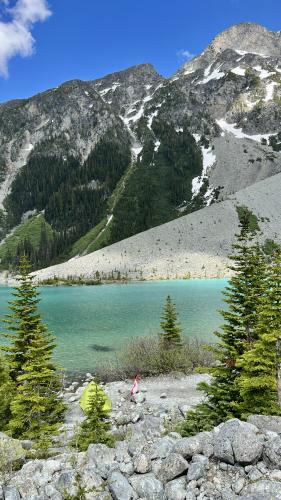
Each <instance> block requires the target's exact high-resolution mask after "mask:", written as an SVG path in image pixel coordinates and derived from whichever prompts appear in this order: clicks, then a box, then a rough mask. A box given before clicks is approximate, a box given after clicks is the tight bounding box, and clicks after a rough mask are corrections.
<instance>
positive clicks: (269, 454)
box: [264, 436, 281, 469]
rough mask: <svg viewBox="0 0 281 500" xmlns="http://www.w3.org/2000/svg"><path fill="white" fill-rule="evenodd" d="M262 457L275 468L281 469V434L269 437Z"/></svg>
mask: <svg viewBox="0 0 281 500" xmlns="http://www.w3.org/2000/svg"><path fill="white" fill-rule="evenodd" d="M264 459H265V461H266V462H267V463H268V464H269V465H270V466H272V467H274V468H275V469H281V436H277V437H276V438H273V439H270V440H269V441H267V442H266V443H265V447H264Z"/></svg>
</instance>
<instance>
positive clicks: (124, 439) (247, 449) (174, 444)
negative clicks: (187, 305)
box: [0, 374, 281, 500]
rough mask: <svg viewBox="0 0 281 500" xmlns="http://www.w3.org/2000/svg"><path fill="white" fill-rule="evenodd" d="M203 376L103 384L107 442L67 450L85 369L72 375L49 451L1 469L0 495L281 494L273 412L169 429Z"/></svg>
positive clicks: (191, 497)
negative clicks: (200, 428) (190, 430)
mask: <svg viewBox="0 0 281 500" xmlns="http://www.w3.org/2000/svg"><path fill="white" fill-rule="evenodd" d="M206 377H207V376H206V375H191V376H189V377H187V376H183V375H181V374H178V375H173V376H169V377H157V378H155V379H146V380H144V381H142V383H141V391H140V392H139V393H138V394H137V395H136V396H135V398H133V400H132V399H131V398H130V395H129V389H130V385H131V381H125V382H113V383H109V384H104V386H103V387H104V390H105V391H106V392H107V394H108V395H109V397H110V398H111V400H112V404H113V408H112V412H111V417H110V418H111V421H112V430H113V433H114V434H115V436H116V439H117V441H116V444H115V447H114V448H108V447H107V446H105V445H102V444H91V445H90V446H89V448H88V450H87V451H86V452H78V451H76V450H75V449H69V448H68V447H67V442H68V440H69V439H70V438H71V436H72V435H73V433H74V431H75V429H76V428H77V425H79V422H81V421H82V420H83V418H84V417H83V413H82V411H81V409H80V406H79V399H80V395H81V393H82V391H83V387H84V386H85V385H86V384H87V383H88V382H89V380H90V379H91V376H90V374H88V375H87V376H86V378H85V380H84V381H83V382H82V383H79V382H72V383H71V384H70V385H69V386H68V387H66V389H65V392H64V398H65V400H66V402H67V404H68V411H67V414H66V420H65V424H64V426H63V428H62V432H61V435H60V436H59V437H58V438H57V440H56V443H54V449H53V456H52V457H51V458H49V459H44V460H38V459H37V460H28V461H26V463H25V464H24V465H23V467H22V469H21V470H19V471H18V472H15V473H9V474H8V475H7V477H6V482H5V484H3V486H2V487H0V499H1V500H20V499H28V500H49V499H52V500H69V499H73V500H75V499H81V500H82V499H85V500H111V499H113V500H137V499H139V500H145V499H146V500H196V499H198V500H236V499H240V500H272V499H273V500H274V499H281V417H265V416H257V415H253V416H251V417H249V418H248V420H247V422H242V421H240V420H238V419H233V420H229V421H228V422H226V423H223V424H221V425H219V426H218V427H216V428H215V429H213V431H211V432H202V433H200V434H198V435H197V436H194V437H190V438H182V437H181V436H180V435H179V434H178V433H177V432H174V431H173V425H174V423H175V422H178V421H180V420H182V419H183V418H184V415H185V412H186V411H187V409H188V408H190V407H191V406H193V405H194V404H196V403H197V402H198V401H199V400H200V398H201V397H202V396H201V394H200V393H198V392H197V391H196V388H195V387H196V384H197V382H198V381H199V380H202V379H204V378H205V379H206ZM5 439H6V440H8V439H9V438H6V437H5V435H0V441H1V440H2V441H4V440H5ZM10 441H11V446H12V440H10ZM18 443H19V442H18ZM22 445H23V448H25V449H26V448H30V447H31V446H32V443H29V442H23V443H22Z"/></svg>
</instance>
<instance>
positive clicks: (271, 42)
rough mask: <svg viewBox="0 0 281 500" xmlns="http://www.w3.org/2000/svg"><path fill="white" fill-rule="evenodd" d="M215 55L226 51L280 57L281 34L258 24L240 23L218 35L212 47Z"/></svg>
mask: <svg viewBox="0 0 281 500" xmlns="http://www.w3.org/2000/svg"><path fill="white" fill-rule="evenodd" d="M210 49H211V50H212V51H213V53H214V54H218V53H219V52H222V51H223V50H226V49H234V50H240V51H245V52H252V53H253V54H255V53H260V54H262V55H264V56H275V57H280V53H281V34H280V32H277V33H275V32H273V31H269V30H268V29H266V28H265V27H264V26H261V25H260V24H256V23H240V24H237V25H235V26H231V27H230V28H228V29H226V30H225V31H224V32H223V33H221V34H220V35H218V36H217V37H216V38H215V39H214V41H213V42H212V43H211V45H210Z"/></svg>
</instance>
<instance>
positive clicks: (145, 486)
mask: <svg viewBox="0 0 281 500" xmlns="http://www.w3.org/2000/svg"><path fill="white" fill-rule="evenodd" d="M130 483H131V485H132V487H133V488H134V490H135V491H136V492H137V494H138V495H139V497H143V498H146V499H149V500H163V498H164V488H163V485H162V483H161V482H160V481H159V480H158V479H156V477H155V476H154V474H152V473H149V474H142V475H140V476H132V477H131V478H130Z"/></svg>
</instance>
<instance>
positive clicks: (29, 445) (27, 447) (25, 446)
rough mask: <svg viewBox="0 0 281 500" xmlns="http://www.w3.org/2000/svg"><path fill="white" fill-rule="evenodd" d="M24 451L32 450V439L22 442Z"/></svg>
mask: <svg viewBox="0 0 281 500" xmlns="http://www.w3.org/2000/svg"><path fill="white" fill-rule="evenodd" d="M20 444H21V445H22V447H23V449H24V450H31V448H32V446H33V442H32V441H31V440H30V439H24V440H23V441H21V442H20Z"/></svg>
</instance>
